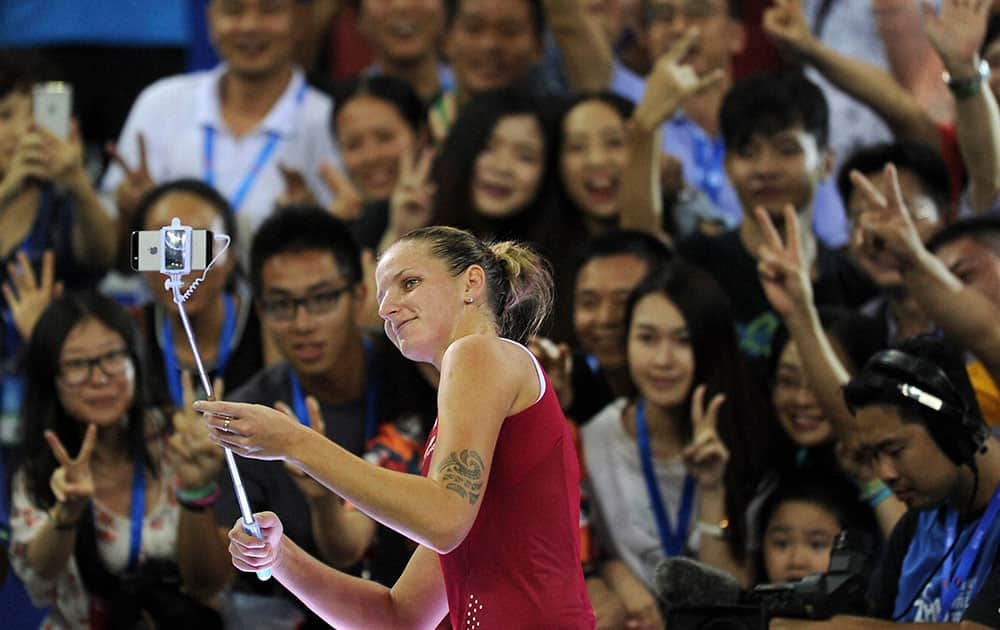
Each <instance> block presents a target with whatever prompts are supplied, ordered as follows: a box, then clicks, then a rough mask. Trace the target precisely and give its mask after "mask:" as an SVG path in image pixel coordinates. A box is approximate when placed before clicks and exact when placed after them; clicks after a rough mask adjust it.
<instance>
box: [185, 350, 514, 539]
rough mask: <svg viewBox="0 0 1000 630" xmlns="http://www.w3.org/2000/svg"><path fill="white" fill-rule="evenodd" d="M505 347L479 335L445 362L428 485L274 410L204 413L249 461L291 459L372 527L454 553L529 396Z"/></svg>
mask: <svg viewBox="0 0 1000 630" xmlns="http://www.w3.org/2000/svg"><path fill="white" fill-rule="evenodd" d="M501 344H503V342H500V341H497V340H495V339H492V340H491V338H489V337H483V336H478V335H473V336H469V337H464V338H462V339H460V340H459V341H456V342H455V343H453V344H452V345H451V347H450V348H449V349H448V351H447V352H446V353H445V356H444V359H443V362H442V366H441V381H440V384H439V387H438V437H437V442H436V445H435V448H434V455H433V457H432V458H431V461H430V467H429V473H428V476H427V477H421V476H417V475H410V474H405V473H400V472H396V471H392V470H388V469H385V468H379V467H376V466H372V465H371V464H368V463H367V462H365V461H364V460H362V459H361V458H359V457H357V456H355V455H353V454H351V453H349V452H348V451H346V450H344V449H343V448H341V447H340V446H338V445H336V444H334V443H333V442H331V441H329V440H327V439H325V438H321V437H319V436H316V435H315V434H314V432H312V431H311V430H310V429H308V428H307V427H304V426H302V425H300V424H298V423H297V422H295V421H294V420H293V419H292V418H290V417H289V416H287V415H285V414H283V413H281V412H278V411H276V410H274V409H271V408H269V407H264V406H261V405H247V404H241V403H224V402H199V403H197V404H196V407H197V409H199V410H200V411H204V412H207V413H208V414H217V415H215V416H208V417H207V419H208V422H209V424H210V425H211V426H212V428H213V429H215V431H213V439H215V440H216V441H218V442H219V443H220V444H222V445H224V446H229V447H231V448H232V449H233V450H234V452H236V453H238V454H240V455H244V456H247V457H253V458H256V459H284V460H286V461H288V462H290V463H292V464H293V465H295V466H296V467H298V468H300V469H302V470H303V471H305V472H306V473H307V474H308V475H309V476H311V477H313V478H314V479H316V480H317V481H319V482H320V483H322V484H323V485H325V486H326V487H327V488H329V489H330V490H332V491H333V492H336V493H337V494H338V495H340V496H341V497H343V498H344V499H346V500H348V501H350V502H351V503H352V504H354V506H355V507H357V508H358V509H360V510H361V511H362V512H364V513H365V514H367V515H369V516H371V517H372V518H373V519H375V520H377V521H379V522H380V523H383V524H385V525H386V526H388V527H391V528H392V529H394V530H396V531H398V532H400V533H402V534H404V535H406V536H409V537H410V538H411V539H413V540H414V541H416V542H418V543H420V544H422V545H424V546H426V547H429V548H431V549H433V550H435V551H437V552H438V553H448V552H449V551H451V550H453V549H454V548H455V547H457V546H458V545H459V544H460V543H461V542H462V540H464V538H465V536H466V534H467V533H468V531H469V529H470V528H471V527H472V525H473V523H474V522H475V519H476V516H477V515H478V513H479V506H480V505H481V498H482V495H483V493H484V492H486V481H487V479H489V473H490V464H491V461H492V459H493V450H494V448H495V446H496V440H497V436H498V435H499V432H500V426H501V424H502V422H503V419H504V418H505V417H506V416H507V415H509V412H510V410H511V406H512V405H513V404H514V401H515V399H516V398H517V397H518V395H519V393H521V391H522V390H523V389H524V387H525V384H524V383H523V382H522V379H526V378H527V376H526V375H525V374H526V372H525V370H512V369H511V366H510V355H508V354H506V353H505V352H504V350H505V349H504V348H502V347H501ZM503 345H506V344H503ZM523 360H525V361H527V360H528V357H526V356H525V357H524V359H523ZM530 376H531V377H533V378H534V372H533V371H532V372H531V373H530ZM483 383H489V384H490V386H489V387H483ZM226 416H229V417H228V418H226ZM227 420H228V422H227Z"/></svg>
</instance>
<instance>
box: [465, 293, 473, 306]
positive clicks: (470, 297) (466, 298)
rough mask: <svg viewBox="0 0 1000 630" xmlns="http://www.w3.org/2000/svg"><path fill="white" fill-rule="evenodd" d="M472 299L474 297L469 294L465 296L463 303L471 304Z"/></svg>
mask: <svg viewBox="0 0 1000 630" xmlns="http://www.w3.org/2000/svg"><path fill="white" fill-rule="evenodd" d="M473 300H474V298H473V297H472V296H471V295H467V296H465V303H466V304H472V301H473Z"/></svg>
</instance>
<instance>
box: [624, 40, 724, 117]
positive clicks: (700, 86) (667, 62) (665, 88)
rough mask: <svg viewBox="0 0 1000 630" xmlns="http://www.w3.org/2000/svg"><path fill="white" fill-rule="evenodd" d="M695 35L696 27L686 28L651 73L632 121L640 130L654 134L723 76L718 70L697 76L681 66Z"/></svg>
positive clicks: (688, 67)
mask: <svg viewBox="0 0 1000 630" xmlns="http://www.w3.org/2000/svg"><path fill="white" fill-rule="evenodd" d="M698 34H699V33H698V29H697V28H694V27H692V28H689V29H688V30H687V32H685V33H684V35H683V36H682V37H681V38H680V39H679V40H677V42H676V43H675V44H674V45H673V46H672V47H671V48H670V50H668V51H667V52H666V53H664V55H663V56H662V57H660V58H659V59H657V60H656V63H655V64H654V65H653V68H652V70H650V72H649V76H648V77H647V78H646V91H645V92H644V93H643V95H642V100H641V101H640V102H639V104H638V105H636V108H635V113H633V114H632V120H633V121H634V122H635V124H636V125H638V126H639V128H640V129H641V130H643V131H646V132H651V131H654V130H655V129H656V128H657V127H659V126H660V124H661V123H662V122H663V121H664V120H666V119H667V118H669V117H670V116H671V115H672V114H673V113H674V112H675V111H677V108H679V107H680V106H681V105H683V104H684V101H685V99H687V98H688V97H689V96H691V95H693V94H698V93H699V92H702V91H704V90H706V89H708V88H709V87H711V86H713V85H716V84H718V83H719V82H720V81H721V80H722V79H723V77H724V76H725V74H724V73H723V71H722V70H721V69H716V70H713V71H712V72H710V73H709V74H707V75H705V76H701V77H700V76H698V75H697V73H695V71H694V68H692V67H691V66H689V65H687V64H683V63H681V62H682V60H683V59H684V56H685V55H686V54H687V52H688V51H689V50H690V49H691V46H692V45H693V44H694V42H695V40H696V39H697V38H698Z"/></svg>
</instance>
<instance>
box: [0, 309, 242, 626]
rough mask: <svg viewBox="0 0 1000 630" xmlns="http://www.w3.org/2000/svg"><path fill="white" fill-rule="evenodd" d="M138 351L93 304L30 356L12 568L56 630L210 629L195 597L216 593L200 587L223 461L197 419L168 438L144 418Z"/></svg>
mask: <svg viewBox="0 0 1000 630" xmlns="http://www.w3.org/2000/svg"><path fill="white" fill-rule="evenodd" d="M138 347H139V346H138V339H137V337H136V331H135V328H134V326H133V324H132V321H131V319H130V318H129V316H128V314H127V313H126V312H125V311H124V310H123V309H122V308H121V307H120V306H119V305H117V304H116V303H114V302H112V301H111V300H109V299H107V298H105V297H102V296H99V295H97V294H96V293H83V294H71V295H67V296H64V297H62V298H60V299H57V300H56V301H55V302H53V303H52V304H51V305H50V306H49V308H48V309H47V310H46V311H45V313H44V314H43V315H42V317H41V318H40V319H39V320H38V323H37V324H36V326H35V329H34V331H33V333H32V335H31V338H30V340H29V341H28V344H27V346H26V356H25V368H24V378H25V399H24V406H23V408H22V416H23V422H24V430H25V433H24V442H23V447H22V448H21V450H20V451H19V453H18V457H17V459H16V461H15V465H14V471H15V472H14V480H13V492H12V495H13V511H12V513H13V515H14V516H13V518H12V519H11V531H12V547H11V560H12V565H13V567H14V570H15V571H16V572H17V573H18V575H19V576H20V578H21V579H22V580H23V581H24V583H25V585H26V586H27V588H28V591H29V593H30V594H31V595H32V597H33V599H34V600H35V602H36V603H37V604H39V605H44V606H50V607H51V610H50V613H49V617H48V619H47V623H48V624H50V627H56V628H100V627H111V628H113V627H133V626H134V625H135V624H136V623H137V621H138V619H139V618H140V616H142V615H144V614H145V615H149V616H151V617H152V618H153V619H154V620H157V622H158V623H162V624H171V623H183V622H186V621H190V620H192V619H194V618H195V615H198V616H199V619H200V621H199V623H201V624H204V623H209V624H210V625H211V623H212V620H213V617H212V613H211V611H210V610H209V609H207V608H206V607H205V606H203V605H201V604H200V603H198V602H197V601H196V600H195V599H194V598H193V597H191V596H190V595H200V596H205V597H207V596H210V595H213V594H214V591H215V590H217V589H218V588H220V587H221V586H222V585H221V584H214V585H212V584H205V583H202V582H200V581H199V579H198V578H199V575H200V571H199V566H201V563H203V562H207V561H210V559H211V558H212V554H213V552H215V553H216V555H217V552H218V549H219V547H220V545H223V544H224V543H223V542H222V541H221V540H220V538H219V536H218V533H217V530H216V527H215V522H214V516H213V514H212V511H211V506H212V504H213V502H214V500H215V499H216V498H217V496H218V488H217V487H216V485H215V481H214V479H215V477H216V474H217V473H218V472H219V470H220V467H221V462H222V453H221V450H220V449H218V448H217V447H215V446H214V445H213V444H211V442H209V441H208V439H207V437H206V435H205V431H204V430H203V428H202V424H201V422H199V421H198V420H197V419H196V418H194V417H193V414H192V413H190V412H189V413H188V414H187V415H178V416H175V417H174V427H175V431H173V432H171V431H170V427H169V426H168V425H167V421H166V419H165V418H163V417H162V416H161V415H159V414H157V413H156V412H155V411H154V410H153V409H151V407H150V406H149V405H148V404H147V396H146V392H145V391H144V389H145V388H144V386H143V365H142V361H141V359H140V356H139V353H138ZM185 389H186V391H187V394H188V397H189V398H191V394H190V390H191V388H190V382H188V383H187V386H186V388H185ZM188 402H189V406H190V402H192V401H190V400H189V401H188ZM171 433H173V434H172V435H171ZM182 587H183V589H184V591H186V594H185V593H182V592H181V590H180V589H181V588H182ZM189 594H190V595H189Z"/></svg>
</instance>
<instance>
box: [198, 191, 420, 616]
mask: <svg viewBox="0 0 1000 630" xmlns="http://www.w3.org/2000/svg"><path fill="white" fill-rule="evenodd" d="M250 258H251V265H250V276H251V283H252V285H253V289H254V294H255V298H256V300H257V309H258V312H259V314H260V319H261V322H262V323H263V325H264V329H265V331H266V332H267V334H268V335H269V336H270V338H271V340H272V341H273V342H274V344H275V346H277V349H278V350H279V351H280V353H281V356H282V358H283V359H284V360H283V361H282V362H280V363H278V364H276V365H273V366H270V367H268V368H265V369H264V370H262V371H261V372H259V373H258V374H256V375H255V376H254V377H253V378H251V379H250V381H248V382H247V383H246V384H245V385H244V386H243V387H241V388H239V389H238V390H236V391H235V392H233V394H232V395H231V396H230V395H227V397H228V398H229V399H231V400H236V401H241V402H253V403H259V404H266V405H274V404H275V403H277V402H279V401H280V402H281V403H284V404H285V405H286V406H287V409H288V412H289V413H293V414H294V415H295V416H296V417H297V418H298V419H299V421H301V422H309V423H310V424H311V426H312V427H313V428H314V429H317V430H322V431H323V432H324V433H325V435H326V436H327V437H328V438H329V439H331V440H333V441H334V442H336V443H338V444H340V445H341V446H343V447H344V448H347V449H348V450H350V451H352V452H353V453H355V454H357V455H364V456H365V457H366V458H368V459H375V460H376V461H378V460H380V459H381V458H382V457H383V456H385V457H388V458H389V459H392V460H394V462H393V464H394V465H395V466H396V467H397V468H401V469H403V470H406V469H408V465H409V464H410V463H411V462H410V460H419V454H420V453H421V452H422V448H423V440H424V439H425V436H426V429H427V428H429V427H430V424H431V423H432V422H433V420H434V414H435V402H436V394H435V391H434V388H433V387H431V385H430V384H428V383H427V381H426V380H424V379H423V377H421V375H420V373H419V372H418V371H417V368H416V366H415V364H413V363H411V362H409V361H408V360H406V359H405V358H403V357H402V356H401V355H400V354H399V352H398V351H396V349H395V348H394V347H393V346H392V344H391V343H390V342H389V341H388V340H387V339H386V338H385V336H384V335H383V334H382V333H381V332H380V331H379V332H378V334H375V333H372V334H366V333H364V332H362V331H361V329H360V328H359V322H360V321H361V319H360V316H361V312H362V310H363V309H364V308H366V301H365V295H366V288H365V285H364V283H363V282H362V270H361V259H360V252H359V249H358V246H357V245H356V244H355V242H354V241H353V239H352V237H351V235H350V233H349V232H348V230H347V228H346V227H345V226H344V224H343V223H341V222H340V221H339V220H337V219H335V218H334V217H333V216H331V215H330V214H329V213H328V212H326V211H325V210H323V209H322V208H319V207H311V206H299V207H295V206H292V207H285V208H282V209H281V210H279V211H277V212H276V213H275V214H274V215H272V216H271V217H270V218H268V219H267V220H266V221H265V222H264V223H263V224H262V225H261V228H260V230H259V231H258V232H257V234H256V236H255V237H254V240H253V245H252V247H251V256H250ZM310 398H314V399H315V402H316V403H318V405H317V406H316V407H313V404H312V402H307V401H308V400H309V399H310ZM310 407H313V408H312V409H310ZM318 425H321V426H318ZM388 426H391V427H393V430H392V431H391V432H389V433H391V435H392V439H391V440H390V441H389V442H390V443H391V445H392V446H393V448H387V446H386V444H387V442H386V440H385V439H384V438H385V436H386V435H387V427H388ZM372 438H375V439H372ZM402 442H405V443H408V444H409V445H410V448H409V449H407V448H406V447H405V446H399V445H400V444H401V443H402ZM412 464H413V466H419V461H413V462H412ZM238 465H239V468H240V472H241V473H242V476H243V483H244V486H245V487H246V490H247V495H248V498H249V501H250V507H251V508H252V509H253V510H255V511H257V510H271V511H274V512H275V513H277V514H278V515H279V516H280V517H281V519H282V521H283V522H284V523H286V529H287V530H289V531H290V534H289V535H290V536H293V537H295V539H296V540H302V541H305V545H307V546H308V547H309V552H310V553H312V554H315V555H316V556H317V557H319V558H321V559H323V560H324V561H326V562H328V563H329V564H330V565H332V566H335V567H337V568H349V567H354V568H355V569H356V570H357V571H358V572H359V573H361V574H367V575H370V577H373V578H375V579H378V580H379V581H386V582H387V583H389V584H391V583H392V580H394V579H395V578H396V577H397V576H398V573H399V572H401V570H402V568H403V566H404V565H405V563H406V561H407V560H408V559H409V552H410V551H412V550H411V549H409V548H407V547H406V546H405V545H404V544H403V543H402V540H401V538H399V537H397V538H395V539H392V538H389V537H388V536H387V535H385V531H386V530H383V529H379V530H378V547H377V552H376V553H374V554H369V557H368V558H367V561H366V562H365V563H363V566H362V565H359V564H358V563H359V560H361V559H362V554H364V553H365V551H366V550H367V549H368V548H369V546H370V544H371V542H372V541H373V539H374V538H375V535H376V525H375V523H374V521H372V520H371V519H369V518H368V517H367V516H365V515H364V514H362V513H360V512H358V511H356V510H352V509H345V507H344V505H343V504H342V502H341V500H340V499H339V498H338V497H337V496H336V495H334V494H332V493H331V492H329V491H328V490H326V488H324V487H322V486H320V485H319V484H317V483H316V482H314V481H312V480H311V479H309V478H308V477H302V476H301V473H299V474H298V475H297V474H296V472H297V471H295V472H292V471H291V470H289V469H286V468H285V466H284V465H283V464H282V463H280V462H262V461H256V460H245V459H239V462H238ZM415 470H416V468H415ZM219 482H220V484H222V485H223V486H224V487H223V492H222V500H221V501H220V502H219V504H218V506H217V507H216V514H217V516H218V523H219V526H220V528H225V529H226V530H227V531H228V529H229V528H230V527H232V524H233V523H234V522H235V520H236V519H237V518H238V517H239V514H240V512H239V509H238V506H237V505H236V500H235V495H234V493H233V492H232V490H231V487H230V486H231V481H230V480H229V479H228V474H225V475H222V478H220V480H219ZM227 490H228V491H227ZM292 530H294V531H292ZM248 575H249V576H250V577H249V579H247V578H246V576H248ZM236 590H237V594H236V595H235V596H234V599H235V601H234V602H233V603H234V604H235V606H234V608H240V607H242V608H244V609H248V608H247V606H246V601H247V600H249V599H252V596H251V595H248V593H249V592H253V593H255V594H257V595H261V594H264V595H266V596H269V597H279V598H280V597H281V596H282V591H283V589H281V587H280V586H279V585H277V583H274V582H269V583H267V584H264V585H261V584H260V583H258V581H257V580H256V579H255V578H253V576H252V575H250V574H241V577H240V578H238V581H237V583H236ZM284 596H285V597H287V598H288V599H289V600H293V598H291V597H290V596H288V595H287V594H284ZM241 600H242V601H241ZM258 603H259V602H258ZM271 603H274V600H272V602H271ZM303 610H305V609H303ZM231 621H232V620H231ZM237 621H238V620H237ZM312 622H317V623H318V622H319V619H318V618H315V617H313V618H311V619H310V623H309V626H311V625H312Z"/></svg>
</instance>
